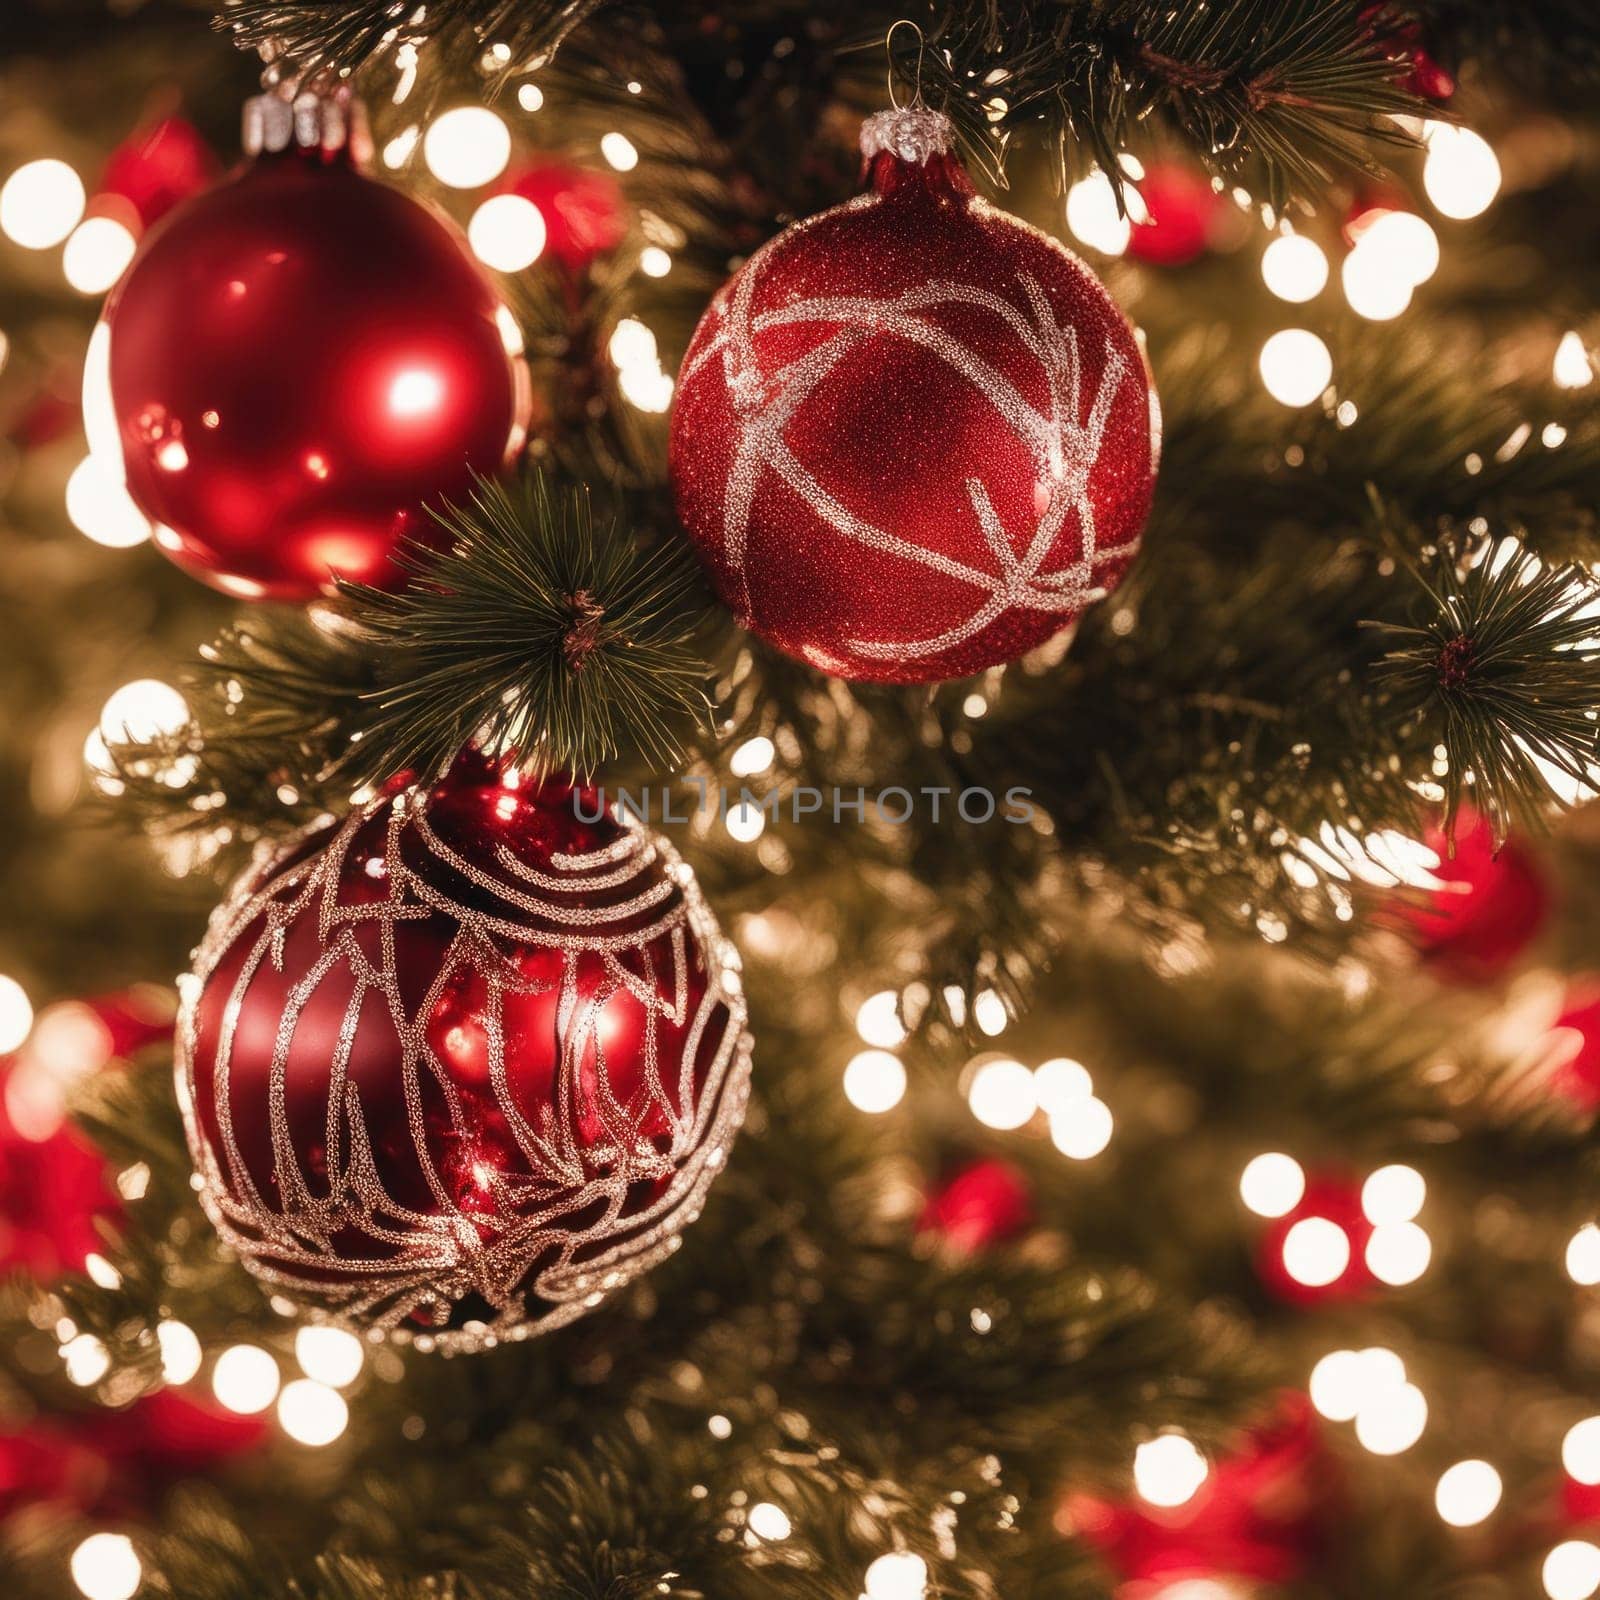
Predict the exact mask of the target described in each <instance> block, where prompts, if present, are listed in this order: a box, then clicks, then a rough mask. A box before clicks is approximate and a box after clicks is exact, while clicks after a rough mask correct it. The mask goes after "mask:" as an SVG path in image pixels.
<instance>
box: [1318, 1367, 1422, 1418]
mask: <svg viewBox="0 0 1600 1600" xmlns="http://www.w3.org/2000/svg"><path fill="white" fill-rule="evenodd" d="M1368 1376H1369V1375H1368V1373H1367V1371H1366V1369H1365V1368H1364V1366H1363V1364H1362V1360H1361V1357H1360V1355H1358V1354H1357V1353H1356V1352H1355V1351H1354V1350H1335V1351H1333V1352H1332V1354H1331V1355H1325V1356H1324V1357H1323V1358H1322V1359H1321V1360H1320V1361H1319V1362H1318V1363H1317V1364H1316V1366H1314V1367H1313V1368H1312V1369H1311V1382H1310V1385H1309V1388H1310V1393H1311V1404H1312V1405H1313V1406H1314V1407H1315V1408H1316V1410H1317V1412H1318V1413H1319V1414H1320V1415H1321V1416H1324V1417H1326V1418H1327V1419H1328V1421H1329V1422H1354V1421H1355V1420H1356V1414H1357V1413H1358V1412H1359V1411H1360V1410H1361V1400H1362V1396H1363V1394H1365V1393H1366V1390H1367V1386H1368ZM1401 1376H1402V1378H1403V1377H1404V1371H1403V1370H1402V1373H1401Z"/></svg>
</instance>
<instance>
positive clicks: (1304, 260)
mask: <svg viewBox="0 0 1600 1600" xmlns="http://www.w3.org/2000/svg"><path fill="white" fill-rule="evenodd" d="M1261 280H1262V282H1263V283H1265V284H1266V286H1267V288H1268V289H1269V290H1270V291H1271V292H1272V293H1273V294H1275V295H1277V297H1278V298H1279V299H1280V300H1287V301H1289V302H1290V303H1291V304H1293V305H1299V304H1301V303H1302V302H1303V301H1306V300H1314V299H1316V297H1317V296H1318V295H1319V294H1321V293H1322V291H1323V290H1324V289H1325V288H1326V287H1327V284H1328V258H1327V256H1325V255H1324V254H1323V253H1322V246H1321V245H1319V244H1318V243H1317V242H1316V240H1315V239H1308V238H1306V236H1305V235H1304V234H1303V233H1281V234H1279V235H1278V237H1277V238H1276V239H1274V240H1273V241H1272V243H1271V244H1269V245H1268V246H1267V248H1266V249H1265V250H1264V251H1262V253H1261Z"/></svg>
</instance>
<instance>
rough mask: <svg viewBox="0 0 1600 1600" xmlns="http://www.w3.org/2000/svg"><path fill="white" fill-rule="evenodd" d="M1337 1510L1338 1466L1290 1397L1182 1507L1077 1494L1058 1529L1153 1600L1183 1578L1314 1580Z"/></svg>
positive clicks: (1307, 1413) (1310, 1416)
mask: <svg viewBox="0 0 1600 1600" xmlns="http://www.w3.org/2000/svg"><path fill="white" fill-rule="evenodd" d="M1339 1502H1340V1484H1339V1478H1338V1469H1337V1463H1336V1462H1335V1461H1334V1459H1333V1457H1332V1455H1331V1453H1330V1452H1329V1451H1328V1450H1327V1448H1326V1446H1325V1445H1324V1444H1323V1442H1322V1437H1321V1434H1320V1432H1319V1430H1318V1424H1317V1418H1316V1414H1315V1413H1314V1412H1313V1410H1312V1409H1311V1403H1310V1401H1309V1400H1307V1399H1306V1397H1305V1396H1304V1395H1300V1394H1286V1395H1284V1396H1283V1397H1282V1398H1281V1399H1280V1400H1279V1402H1278V1403H1277V1406H1276V1408H1275V1410H1274V1411H1273V1413H1272V1414H1271V1415H1270V1416H1269V1417H1268V1418H1267V1420H1266V1421H1264V1422H1263V1423H1261V1424H1260V1425H1259V1426H1258V1427H1255V1428H1252V1429H1251V1430H1250V1431H1249V1432H1247V1433H1246V1434H1245V1435H1244V1437H1243V1439H1242V1440H1241V1441H1240V1442H1239V1444H1237V1445H1236V1446H1235V1447H1234V1448H1233V1449H1232V1450H1231V1451H1229V1452H1228V1453H1227V1454H1225V1455H1222V1456H1219V1457H1218V1458H1217V1459H1216V1460H1215V1461H1213V1462H1212V1464H1211V1471H1210V1473H1209V1474H1208V1476H1207V1477H1206V1480H1205V1482H1204V1483H1203V1484H1202V1485H1201V1486H1200V1488H1199V1489H1198V1490H1197V1491H1196V1493H1195V1494H1194V1496H1193V1497H1192V1498H1191V1499H1189V1500H1187V1501H1185V1502H1184V1504H1183V1505H1181V1506H1178V1507H1176V1508H1174V1509H1172V1510H1165V1509H1161V1508H1158V1507H1155V1506H1151V1505H1148V1504H1146V1503H1145V1502H1144V1501H1143V1500H1141V1499H1139V1498H1138V1497H1137V1496H1136V1495H1135V1496H1131V1497H1130V1498H1128V1499H1127V1500H1107V1499H1101V1498H1097V1497H1096V1496H1093V1495H1086V1494H1070V1495H1068V1496H1067V1498H1066V1499H1065V1500H1064V1501H1063V1503H1062V1506H1061V1510H1060V1512H1059V1514H1058V1517H1057V1526H1058V1527H1059V1528H1060V1530H1061V1532H1063V1533H1064V1534H1067V1535H1069V1536H1071V1537H1075V1538H1079V1539H1082V1540H1083V1541H1084V1542H1085V1543H1086V1544H1088V1545H1089V1546H1090V1547H1091V1548H1092V1549H1094V1550H1095V1551H1096V1552H1098V1554H1099V1555H1100V1557H1101V1559H1102V1560H1104V1561H1105V1563H1106V1564H1107V1565H1108V1566H1109V1567H1110V1568H1111V1569H1112V1571H1113V1572H1114V1573H1115V1574H1116V1576H1117V1577H1118V1578H1119V1579H1120V1580H1121V1581H1122V1582H1123V1583H1126V1584H1128V1585H1129V1586H1130V1587H1129V1591H1128V1592H1129V1593H1133V1592H1138V1593H1140V1594H1146V1593H1148V1594H1151V1595H1154V1594H1157V1593H1159V1592H1160V1591H1159V1588H1158V1586H1159V1585H1163V1584H1168V1583H1178V1582H1181V1581H1182V1580H1183V1579H1186V1578H1215V1579H1226V1578H1239V1579H1246V1580H1250V1581H1254V1582H1259V1583H1271V1584H1282V1583H1293V1582H1295V1581H1296V1580H1297V1579H1300V1578H1302V1577H1304V1576H1306V1575H1308V1574H1310V1573H1313V1572H1316V1571H1317V1569H1318V1568H1319V1566H1320V1565H1321V1562H1322V1560H1323V1557H1324V1552H1325V1551H1327V1550H1328V1549H1329V1547H1330V1541H1331V1540H1332V1539H1333V1538H1334V1537H1336V1534H1337V1525H1338V1521H1339ZM1135 1585H1140V1586H1145V1585H1147V1586H1149V1587H1148V1588H1144V1587H1140V1588H1138V1589H1137V1591H1135V1590H1134V1588H1133V1586H1135Z"/></svg>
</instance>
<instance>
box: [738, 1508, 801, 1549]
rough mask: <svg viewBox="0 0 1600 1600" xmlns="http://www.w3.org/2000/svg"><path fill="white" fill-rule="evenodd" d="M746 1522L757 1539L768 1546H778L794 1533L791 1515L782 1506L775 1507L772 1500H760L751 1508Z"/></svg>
mask: <svg viewBox="0 0 1600 1600" xmlns="http://www.w3.org/2000/svg"><path fill="white" fill-rule="evenodd" d="M745 1522H746V1525H747V1526H748V1527H749V1529H750V1531H751V1533H753V1534H754V1535H755V1536H756V1538H758V1539H763V1540H765V1541H766V1542H767V1543H768V1544H778V1543H780V1542H781V1541H782V1540H784V1539H787V1538H788V1537H789V1535H790V1534H791V1533H793V1532H794V1524H793V1523H792V1522H790V1520H789V1513H788V1512H787V1511H785V1510H784V1509H783V1507H782V1506H775V1505H773V1503H772V1502H771V1501H770V1500H758V1501H757V1502H756V1503H755V1504H754V1505H753V1506H751V1507H750V1515H749V1516H748V1517H747V1518H746V1519H745Z"/></svg>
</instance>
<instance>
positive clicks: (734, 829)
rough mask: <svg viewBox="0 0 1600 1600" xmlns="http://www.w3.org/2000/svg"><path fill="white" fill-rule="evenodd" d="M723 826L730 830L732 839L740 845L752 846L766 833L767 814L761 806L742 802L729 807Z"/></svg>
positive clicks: (745, 801) (729, 833) (729, 834)
mask: <svg viewBox="0 0 1600 1600" xmlns="http://www.w3.org/2000/svg"><path fill="white" fill-rule="evenodd" d="M722 825H723V827H725V828H726V829H727V830H728V837H729V838H730V839H737V840H738V841H739V843H740V844H751V843H753V842H754V841H755V840H757V839H759V838H760V837H761V835H762V834H763V833H764V832H765V831H766V827H767V813H766V812H765V811H764V810H763V809H762V808H761V807H760V806H758V805H752V804H751V802H750V801H748V800H741V801H740V802H739V803H738V805H736V806H729V807H728V814H727V816H725V817H724V818H723V819H722Z"/></svg>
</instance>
